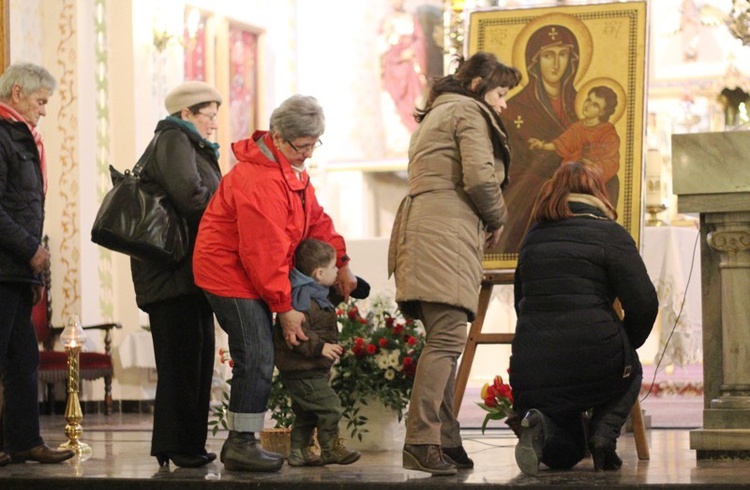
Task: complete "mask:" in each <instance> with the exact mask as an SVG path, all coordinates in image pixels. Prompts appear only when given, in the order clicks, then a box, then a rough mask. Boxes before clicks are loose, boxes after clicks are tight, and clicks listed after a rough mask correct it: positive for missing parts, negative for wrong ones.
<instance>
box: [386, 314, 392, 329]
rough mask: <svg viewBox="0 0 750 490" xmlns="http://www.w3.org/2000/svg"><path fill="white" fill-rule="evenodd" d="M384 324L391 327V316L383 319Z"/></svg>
mask: <svg viewBox="0 0 750 490" xmlns="http://www.w3.org/2000/svg"><path fill="white" fill-rule="evenodd" d="M385 326H386V327H388V328H393V317H392V316H389V317H387V318H386V319H385Z"/></svg>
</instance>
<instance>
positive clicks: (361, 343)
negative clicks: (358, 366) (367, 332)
mask: <svg viewBox="0 0 750 490" xmlns="http://www.w3.org/2000/svg"><path fill="white" fill-rule="evenodd" d="M354 345H356V346H357V347H364V345H365V339H363V338H362V337H357V338H356V339H354Z"/></svg>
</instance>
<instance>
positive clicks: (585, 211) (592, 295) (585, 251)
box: [510, 203, 658, 417]
mask: <svg viewBox="0 0 750 490" xmlns="http://www.w3.org/2000/svg"><path fill="white" fill-rule="evenodd" d="M570 208H571V210H572V211H573V212H574V213H575V214H576V215H577V216H575V217H573V218H570V219H565V220H560V221H555V222H546V223H539V224H537V225H535V226H534V227H533V228H532V229H531V230H530V231H529V233H528V235H527V236H526V238H525V240H524V242H523V245H522V248H521V252H520V255H519V260H518V267H517V269H516V276H515V302H516V312H517V313H518V324H517V326H516V333H515V337H514V339H513V354H512V356H511V360H510V384H511V387H512V388H513V395H514V398H515V409H516V411H517V412H518V413H520V414H523V413H525V412H526V411H527V410H528V409H531V408H536V409H539V410H541V411H542V412H544V413H546V414H548V415H551V416H553V417H554V416H555V415H556V414H558V415H562V414H569V413H570V412H581V411H584V410H587V409H589V408H593V407H595V406H598V405H601V404H602V403H605V402H606V401H608V400H610V399H611V398H612V397H613V396H615V395H617V394H619V393H622V392H623V390H624V389H625V388H626V387H627V386H628V385H629V384H630V376H632V375H633V374H634V373H640V372H641V365H640V362H639V361H638V355H637V354H636V352H635V349H636V348H638V347H640V346H641V345H642V344H643V343H644V342H645V340H646V338H647V337H648V335H649V333H650V332H651V328H652V327H653V323H654V320H655V319H656V314H657V311H658V300H657V297H656V291H655V290H654V286H653V285H652V283H651V280H650V279H649V276H648V273H647V271H646V266H645V265H644V263H643V260H642V259H641V256H640V255H639V253H638V249H637V248H636V246H635V242H634V241H633V239H632V237H631V236H630V235H629V234H628V232H627V231H626V230H625V229H624V228H623V227H622V226H620V225H619V224H618V223H616V222H614V221H612V220H610V219H608V218H606V217H605V216H604V214H603V213H602V212H601V211H599V210H598V209H597V208H596V207H593V206H590V205H588V204H583V203H571V204H570ZM615 298H619V300H620V302H621V304H622V308H623V310H624V312H625V317H624V320H623V321H620V319H619V317H618V315H617V313H616V312H615V310H614V309H613V306H612V305H613V302H614V301H615ZM628 366H629V367H628Z"/></svg>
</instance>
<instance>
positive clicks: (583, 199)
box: [567, 192, 615, 219]
mask: <svg viewBox="0 0 750 490" xmlns="http://www.w3.org/2000/svg"><path fill="white" fill-rule="evenodd" d="M567 200H568V202H580V203H583V204H588V205H589V206H593V207H595V208H596V209H598V210H600V211H601V212H603V213H604V214H605V215H606V216H607V217H608V218H609V219H615V217H614V216H613V215H612V212H611V211H610V210H609V209H608V208H607V206H605V205H604V203H603V202H602V201H601V199H599V198H598V197H596V196H592V195H591V194H577V193H575V192H571V193H570V194H569V195H568V199H567Z"/></svg>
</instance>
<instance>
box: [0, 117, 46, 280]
mask: <svg viewBox="0 0 750 490" xmlns="http://www.w3.org/2000/svg"><path fill="white" fill-rule="evenodd" d="M43 226H44V183H43V181H42V171H41V168H40V167H39V152H38V151H37V148H36V143H34V137H33V136H32V135H31V131H29V128H28V126H26V124H25V123H22V122H13V121H10V120H7V119H0V282H8V281H13V282H28V283H35V284H38V283H39V277H38V276H36V275H34V272H33V271H32V269H31V265H30V264H29V261H30V260H31V258H32V257H33V256H34V254H35V253H36V251H37V249H38V248H39V244H40V242H41V238H42V228H43Z"/></svg>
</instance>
